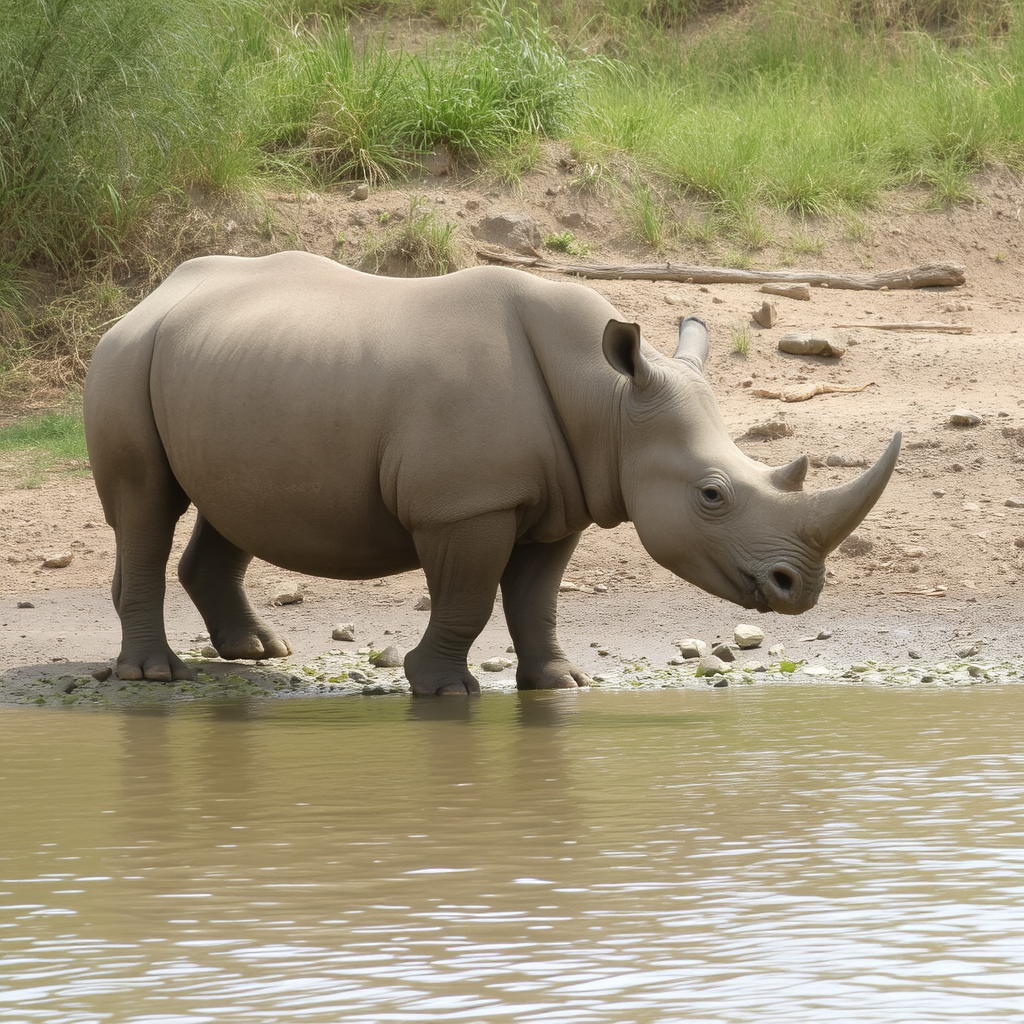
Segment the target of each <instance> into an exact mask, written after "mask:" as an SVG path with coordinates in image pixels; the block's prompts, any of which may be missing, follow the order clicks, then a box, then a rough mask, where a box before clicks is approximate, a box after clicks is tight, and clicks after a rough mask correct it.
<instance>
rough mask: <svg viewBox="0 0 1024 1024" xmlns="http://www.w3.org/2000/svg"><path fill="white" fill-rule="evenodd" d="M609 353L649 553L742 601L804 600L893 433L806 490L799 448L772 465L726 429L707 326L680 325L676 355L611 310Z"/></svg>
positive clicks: (630, 480) (861, 509)
mask: <svg viewBox="0 0 1024 1024" xmlns="http://www.w3.org/2000/svg"><path fill="white" fill-rule="evenodd" d="M603 344H604V352H605V357H606V358H607V360H608V362H609V363H610V364H611V366H612V367H613V368H614V369H616V370H617V371H618V372H619V373H621V374H622V375H623V376H624V377H625V378H626V379H627V382H626V387H625V388H624V390H623V393H622V405H623V408H622V440H621V467H620V474H621V482H622V491H623V500H624V503H625V507H626V510H627V513H628V515H629V518H630V519H631V520H632V521H633V524H634V526H635V527H636V531H637V534H638V536H639V537H640V540H641V542H642V543H643V545H644V547H645V548H646V549H647V551H648V552H649V553H650V554H651V556H652V557H653V558H654V559H655V560H656V561H658V562H660V563H661V564H662V565H664V566H665V567H666V568H668V569H671V570H672V572H674V573H675V574H676V575H677V576H681V577H682V578H683V579H685V580H688V581H689V582H691V583H694V584H696V585H697V586H699V587H700V588H701V589H703V590H706V591H708V592H709V593H712V594H715V595H717V596H718V597H723V598H725V599H726V600H729V601H733V602H735V603H736V604H739V605H742V606H743V607H745V608H756V609H758V610H759V611H769V610H771V611H777V612H784V613H787V614H796V613H798V612H803V611H806V610H807V609H808V608H811V607H812V606H813V605H814V603H815V602H816V601H817V599H818V595H819V594H820V592H821V587H822V583H823V582H824V578H825V556H826V555H827V554H828V553H829V552H830V551H832V550H834V549H835V548H836V547H838V545H839V544H840V543H842V541H843V540H844V539H845V538H846V537H847V536H849V534H850V533H851V532H852V531H853V530H854V529H855V528H856V527H857V525H858V524H859V523H860V522H861V520H862V519H863V518H864V517H865V516H866V515H867V514H868V512H869V511H870V510H871V508H872V506H873V505H874V504H875V502H876V501H877V500H878V498H879V497H880V496H881V493H882V491H883V490H884V488H885V485H886V483H888V480H889V477H890V476H891V474H892V471H893V469H894V468H895V465H896V460H897V457H898V456H899V450H900V435H899V434H896V435H895V436H894V437H893V439H892V441H891V442H890V444H889V447H888V448H887V449H886V451H885V453H884V454H883V455H882V457H881V458H880V459H879V460H878V462H877V463H875V465H874V466H872V467H871V468H870V469H869V470H867V472H865V473H864V474H863V475H862V476H861V477H859V478H858V479H856V480H853V481H851V482H850V483H847V484H845V485H843V486H841V487H835V488H831V489H829V490H823V491H817V492H805V491H804V490H803V484H804V477H805V476H806V474H807V465H808V462H807V457H806V456H803V457H801V458H799V459H797V460H796V461H795V462H791V463H790V464H789V465H786V466H781V467H778V468H774V469H773V468H771V467H769V466H766V465H764V464H763V463H760V462H757V461H755V460H754V459H751V458H749V457H748V456H746V455H744V454H743V452H741V451H740V450H739V448H737V447H736V445H735V444H734V443H733V442H732V440H731V439H730V437H729V434H728V431H727V430H726V426H725V423H724V421H723V419H722V416H721V413H720V412H719V409H718V405H717V403H716V401H715V399H714V396H713V395H712V393H711V389H710V388H709V387H708V384H707V382H706V381H705V379H704V373H703V365H704V360H705V358H706V356H707V352H708V341H707V331H706V329H705V327H704V325H703V324H702V323H701V321H699V320H697V319H695V318H688V319H685V320H683V321H681V322H680V325H679V346H678V348H677V350H676V353H675V356H674V358H672V359H667V358H665V357H663V356H660V355H656V354H653V353H650V350H648V352H647V353H645V352H644V351H642V346H641V339H640V328H639V327H638V326H637V325H636V324H626V323H621V322H619V321H617V320H612V321H610V322H609V323H608V326H607V327H606V328H605V332H604V342H603Z"/></svg>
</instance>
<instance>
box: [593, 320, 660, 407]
mask: <svg viewBox="0 0 1024 1024" xmlns="http://www.w3.org/2000/svg"><path fill="white" fill-rule="evenodd" d="M601 347H602V348H603V349H604V357H605V359H607V360H608V364H609V365H610V366H611V368H612V369H613V370H618V372H619V373H621V374H622V375H623V377H628V378H629V379H630V380H631V381H632V382H633V384H634V385H635V386H636V387H638V388H640V389H641V390H643V389H644V388H645V387H646V386H647V382H648V381H649V380H650V379H651V364H650V363H649V362H647V357H646V356H645V355H644V354H643V352H641V351H640V325H639V324H626V323H623V322H622V321H621V320H609V321H608V323H607V324H606V325H605V329H604V337H603V338H602V339H601Z"/></svg>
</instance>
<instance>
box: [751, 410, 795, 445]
mask: <svg viewBox="0 0 1024 1024" xmlns="http://www.w3.org/2000/svg"><path fill="white" fill-rule="evenodd" d="M795 433H796V428H795V427H794V426H793V424H792V423H787V422H786V417H785V414H784V413H781V412H777V413H776V414H775V415H774V416H773V417H772V418H771V419H770V420H765V421H764V423H755V424H754V426H752V427H751V428H750V429H749V430H748V431H747V437H767V438H769V439H774V438H778V437H792V436H793V434H795Z"/></svg>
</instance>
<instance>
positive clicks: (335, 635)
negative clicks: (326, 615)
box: [331, 622, 356, 640]
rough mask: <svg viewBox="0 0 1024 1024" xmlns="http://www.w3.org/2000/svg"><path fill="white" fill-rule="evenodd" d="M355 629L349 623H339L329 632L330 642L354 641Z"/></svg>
mask: <svg viewBox="0 0 1024 1024" xmlns="http://www.w3.org/2000/svg"><path fill="white" fill-rule="evenodd" d="M355 638H356V627H355V625H354V624H353V623H351V622H344V623H339V624H338V625H337V626H335V627H334V629H333V630H331V639H332V640H355Z"/></svg>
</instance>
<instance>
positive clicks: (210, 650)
mask: <svg viewBox="0 0 1024 1024" xmlns="http://www.w3.org/2000/svg"><path fill="white" fill-rule="evenodd" d="M199 653H200V654H201V655H202V656H203V657H204V658H219V657H220V655H219V654H218V653H217V648H216V647H213V646H212V645H211V644H207V645H206V646H205V647H203V648H202V649H201V650H200V651H199Z"/></svg>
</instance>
